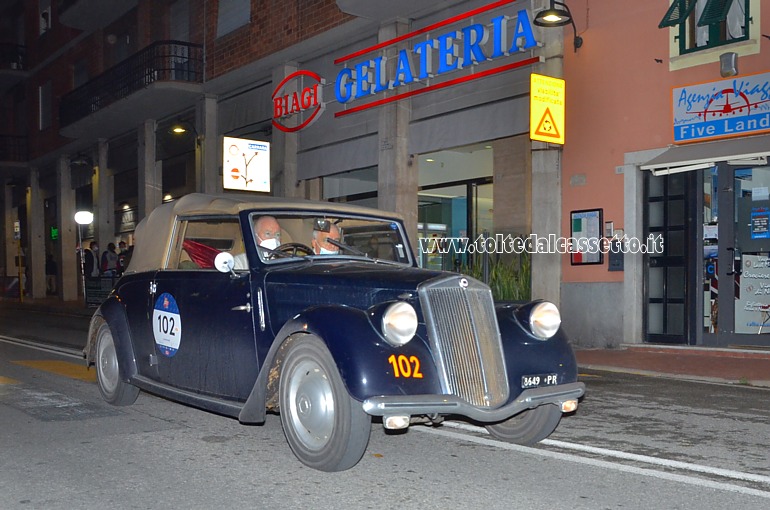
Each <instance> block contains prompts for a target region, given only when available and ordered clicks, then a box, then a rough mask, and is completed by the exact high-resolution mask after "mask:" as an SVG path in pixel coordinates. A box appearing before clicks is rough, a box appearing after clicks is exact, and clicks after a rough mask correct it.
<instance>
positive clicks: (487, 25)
mask: <svg viewBox="0 0 770 510" xmlns="http://www.w3.org/2000/svg"><path fill="white" fill-rule="evenodd" d="M517 1H518V0H501V1H498V2H494V3H492V4H489V5H486V6H483V7H479V8H477V9H473V10H471V11H468V12H465V13H463V14H460V15H457V16H454V17H451V18H448V19H445V20H442V21H439V22H437V23H434V24H431V25H429V26H426V27H424V28H420V29H418V30H415V31H413V32H410V33H408V34H404V35H402V36H398V37H396V38H394V39H391V40H388V41H385V42H382V43H379V44H375V45H374V46H370V47H368V48H364V49H362V50H359V51H356V52H354V53H351V54H349V55H345V56H343V57H340V58H338V59H336V60H335V61H334V63H335V64H337V65H344V68H343V69H341V70H340V71H339V73H337V76H336V78H335V79H334V83H333V88H334V99H335V100H336V101H337V102H338V103H339V104H341V105H343V108H341V109H339V110H338V111H336V112H335V113H334V116H335V117H342V116H345V115H350V114H352V113H355V112H360V111H363V110H366V109H369V108H374V107H377V106H381V105H384V104H387V103H391V102H394V101H398V100H401V99H405V98H407V97H413V96H416V95H419V94H425V93H428V92H431V91H434V90H439V89H444V88H447V87H452V86H454V85H458V84H460V83H466V82H469V81H472V80H478V79H481V78H485V77H487V76H492V75H495V74H498V73H502V72H505V71H510V70H512V69H517V68H522V67H525V66H528V65H532V64H534V63H536V62H540V61H541V60H540V57H532V56H531V53H530V52H527V50H530V49H532V48H535V47H537V46H538V42H537V40H536V39H535V36H534V33H533V30H532V22H531V17H530V15H529V13H528V12H527V10H526V9H519V10H514V9H513V8H511V5H510V4H514V3H516V2H517ZM506 7H508V12H505V11H506V9H505V8H506ZM495 10H497V11H498V12H494V11H495ZM385 53H388V54H389V55H390V56H387V57H386V55H385ZM517 57H518V58H517ZM463 71H465V72H463ZM329 85H330V86H331V85H332V84H331V83H329ZM326 86H327V81H326V80H325V79H324V78H323V77H321V76H319V75H318V74H316V73H313V72H310V71H306V70H300V71H297V72H295V73H292V74H290V75H289V76H287V77H286V78H285V79H284V80H283V81H281V82H280V83H279V84H278V86H277V87H276V88H275V91H274V92H273V96H272V100H273V125H274V126H275V127H276V128H277V129H280V130H281V131H285V132H289V133H291V132H295V131H299V130H301V129H303V128H305V127H307V126H309V125H310V124H312V123H313V122H315V121H316V120H318V118H319V117H320V116H321V114H322V113H323V111H324V109H325V105H326V104H325V103H324V88H325V87H326Z"/></svg>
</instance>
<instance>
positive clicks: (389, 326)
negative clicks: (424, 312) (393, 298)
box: [382, 301, 417, 347]
mask: <svg viewBox="0 0 770 510" xmlns="http://www.w3.org/2000/svg"><path fill="white" fill-rule="evenodd" d="M416 332H417V312H415V311H414V308H412V305H410V304H409V303H406V302H404V301H399V302H398V303H393V304H392V305H390V306H388V308H387V310H385V313H384V314H383V315H382V334H383V335H385V340H387V342H388V343H389V344H390V345H392V346H394V347H400V346H402V345H404V344H406V343H407V342H409V340H411V339H412V337H413V336H414V334H415V333H416Z"/></svg>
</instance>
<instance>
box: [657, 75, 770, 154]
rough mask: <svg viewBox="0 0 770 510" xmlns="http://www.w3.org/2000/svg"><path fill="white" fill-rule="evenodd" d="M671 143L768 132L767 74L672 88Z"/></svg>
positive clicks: (769, 77) (769, 87) (769, 91)
mask: <svg viewBox="0 0 770 510" xmlns="http://www.w3.org/2000/svg"><path fill="white" fill-rule="evenodd" d="M672 100H673V112H674V118H673V121H674V126H673V127H674V142H675V143H687V142H696V141H697V142H701V141H704V140H713V139H717V138H729V137H733V136H746V135H753V134H758V133H765V132H770V73H762V74H754V75H749V76H742V77H740V78H738V77H736V78H731V79H729V80H721V81H715V82H709V83H701V84H697V85H688V86H686V87H677V88H674V89H673V97H672Z"/></svg>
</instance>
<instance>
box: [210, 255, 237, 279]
mask: <svg viewBox="0 0 770 510" xmlns="http://www.w3.org/2000/svg"><path fill="white" fill-rule="evenodd" d="M214 267H215V268H217V271H219V272H220V273H232V274H235V271H233V268H234V267H235V259H234V258H233V255H232V254H231V253H228V252H226V251H223V252H222V253H219V254H217V256H216V257H215V258H214Z"/></svg>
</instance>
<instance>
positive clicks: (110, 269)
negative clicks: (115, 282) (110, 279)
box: [101, 243, 118, 276]
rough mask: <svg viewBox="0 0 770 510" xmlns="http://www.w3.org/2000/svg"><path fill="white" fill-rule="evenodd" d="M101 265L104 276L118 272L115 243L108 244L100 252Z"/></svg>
mask: <svg viewBox="0 0 770 510" xmlns="http://www.w3.org/2000/svg"><path fill="white" fill-rule="evenodd" d="M101 267H102V274H103V275H104V276H115V275H117V274H118V253H117V252H116V251H115V243H110V244H108V245H107V249H106V250H104V253H102V261H101Z"/></svg>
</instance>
